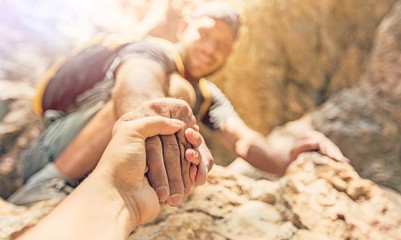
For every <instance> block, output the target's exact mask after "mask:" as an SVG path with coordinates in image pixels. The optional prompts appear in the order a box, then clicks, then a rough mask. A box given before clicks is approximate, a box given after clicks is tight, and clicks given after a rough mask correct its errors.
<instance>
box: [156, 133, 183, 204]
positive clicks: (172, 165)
mask: <svg viewBox="0 0 401 240" xmlns="http://www.w3.org/2000/svg"><path fill="white" fill-rule="evenodd" d="M160 139H161V142H162V145H163V146H162V149H163V157H164V165H165V169H166V171H167V176H168V184H169V188H170V196H169V198H168V199H167V204H169V205H171V206H177V205H179V204H181V202H182V200H183V199H184V183H183V179H182V175H181V157H180V148H179V145H178V143H177V139H176V137H175V135H168V136H160Z"/></svg>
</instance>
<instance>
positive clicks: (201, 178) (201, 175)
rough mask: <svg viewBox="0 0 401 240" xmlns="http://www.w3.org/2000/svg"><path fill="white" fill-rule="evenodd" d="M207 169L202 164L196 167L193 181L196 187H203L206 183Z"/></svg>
mask: <svg viewBox="0 0 401 240" xmlns="http://www.w3.org/2000/svg"><path fill="white" fill-rule="evenodd" d="M207 173H208V171H207V167H206V165H205V164H204V162H202V163H201V164H199V165H198V167H197V173H196V179H195V183H196V184H198V185H203V184H205V182H206V176H207Z"/></svg>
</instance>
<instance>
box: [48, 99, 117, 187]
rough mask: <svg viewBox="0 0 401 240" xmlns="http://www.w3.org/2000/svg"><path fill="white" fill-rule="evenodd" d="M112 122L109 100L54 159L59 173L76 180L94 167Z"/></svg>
mask: <svg viewBox="0 0 401 240" xmlns="http://www.w3.org/2000/svg"><path fill="white" fill-rule="evenodd" d="M114 122H115V118H114V111H113V103H112V102H111V101H109V102H108V103H107V104H106V105H105V106H104V107H103V108H102V109H101V110H100V111H99V112H98V113H97V114H96V115H95V116H94V117H93V118H92V119H91V120H90V122H89V123H88V124H87V125H86V126H85V127H84V128H83V129H82V131H80V132H79V133H78V135H77V136H76V137H75V138H74V139H73V141H72V142H71V143H70V144H69V145H68V146H67V147H66V148H65V149H64V151H63V152H62V153H61V154H60V155H59V156H58V157H57V158H56V159H55V160H54V165H55V166H56V168H57V169H58V170H59V171H60V173H61V174H63V175H64V176H66V177H67V178H68V179H70V180H73V181H76V180H78V179H80V178H81V177H83V176H84V175H85V174H87V173H88V172H90V171H91V170H92V169H94V168H95V166H96V164H97V163H98V161H99V160H100V157H101V156H102V154H103V151H104V149H106V146H107V144H108V143H109V141H110V139H111V131H112V129H113V126H114Z"/></svg>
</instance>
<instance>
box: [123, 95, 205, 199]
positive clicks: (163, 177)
mask: <svg viewBox="0 0 401 240" xmlns="http://www.w3.org/2000/svg"><path fill="white" fill-rule="evenodd" d="M145 116H164V117H168V118H174V119H179V120H181V121H183V123H184V126H183V128H182V129H181V130H179V131H178V132H177V133H175V134H170V135H163V136H153V137H150V138H148V139H147V140H146V154H147V163H148V167H149V171H148V173H147V176H148V179H149V182H150V185H151V186H152V187H153V188H154V189H155V190H156V193H157V195H158V197H159V201H160V202H161V203H164V202H167V204H169V205H172V206H176V205H179V204H180V203H181V202H182V201H183V199H184V197H185V195H187V194H188V193H189V191H190V189H191V187H192V186H193V184H194V183H198V184H203V183H204V182H205V179H206V175H207V171H206V167H205V163H204V161H203V155H206V153H205V152H206V151H204V150H202V154H201V152H200V151H199V150H198V148H199V147H200V146H201V145H204V144H203V138H202V137H201V135H200V134H199V127H198V126H197V125H196V119H195V117H194V116H193V113H192V110H191V108H190V107H189V106H188V104H187V103H186V102H185V101H183V100H179V99H173V98H162V99H155V100H151V101H148V102H147V103H146V104H143V105H141V106H140V107H138V108H137V109H135V111H133V112H130V113H128V114H126V115H124V116H123V117H122V118H123V119H130V120H133V119H138V118H142V117H145ZM202 149H204V148H202ZM207 151H208V150H207ZM207 159H210V157H207ZM195 173H196V174H195ZM195 175H196V176H195Z"/></svg>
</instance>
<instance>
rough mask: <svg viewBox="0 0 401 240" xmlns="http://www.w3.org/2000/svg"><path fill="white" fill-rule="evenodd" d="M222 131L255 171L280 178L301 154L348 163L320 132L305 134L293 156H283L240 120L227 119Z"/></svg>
mask: <svg viewBox="0 0 401 240" xmlns="http://www.w3.org/2000/svg"><path fill="white" fill-rule="evenodd" d="M219 130H220V133H221V134H222V136H223V138H224V139H226V140H227V141H228V142H229V144H230V145H231V146H232V148H233V149H234V151H235V153H236V154H237V155H238V156H240V157H242V158H243V159H244V160H246V161H247V162H249V163H250V164H251V165H253V166H254V167H256V168H259V169H261V170H264V171H267V172H270V173H273V174H277V175H279V176H282V175H284V173H285V170H286V168H287V166H288V165H289V164H290V163H291V162H292V161H294V160H295V159H296V157H297V156H298V154H300V153H302V152H306V151H319V152H320V153H322V154H324V155H327V156H329V157H332V158H334V159H336V160H339V161H344V162H347V161H348V159H347V158H346V157H344V155H343V154H342V153H341V151H340V149H339V148H338V147H337V146H336V145H335V144H334V143H333V142H331V141H330V140H329V139H328V138H327V137H325V136H324V135H323V134H322V133H319V132H317V131H312V130H307V131H305V133H303V135H302V136H300V137H299V138H297V139H294V141H293V143H292V146H291V147H290V149H292V150H291V151H290V152H287V153H282V152H279V151H276V150H274V149H273V148H269V146H268V144H267V141H266V139H265V137H263V136H262V135H261V134H260V133H258V132H256V131H254V130H252V129H251V128H249V127H248V126H247V125H246V124H245V123H244V122H243V121H242V120H241V119H240V118H239V117H230V118H228V119H227V120H226V121H225V123H224V124H223V125H222V126H221V127H220V128H219ZM283 144H289V142H285V143H284V142H283ZM283 148H288V146H283Z"/></svg>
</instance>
